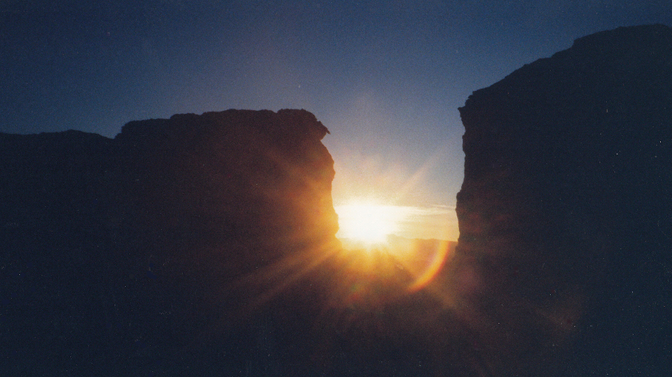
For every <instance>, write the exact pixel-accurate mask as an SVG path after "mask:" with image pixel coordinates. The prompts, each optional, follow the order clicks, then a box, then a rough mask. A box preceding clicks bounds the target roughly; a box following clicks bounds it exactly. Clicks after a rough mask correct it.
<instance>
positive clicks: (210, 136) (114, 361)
mask: <svg viewBox="0 0 672 377" xmlns="http://www.w3.org/2000/svg"><path fill="white" fill-rule="evenodd" d="M326 133H328V131H327V129H326V128H325V127H324V126H323V125H322V124H321V123H320V122H318V121H317V120H316V119H315V117H314V116H313V115H312V114H310V113H308V112H306V111H303V110H301V111H299V110H281V111H279V112H277V113H274V112H271V111H237V110H229V111H224V112H219V113H205V114H203V115H193V114H185V115H175V116H173V117H171V118H170V119H157V120H147V121H139V122H131V123H128V124H127V125H126V126H124V128H123V130H122V132H121V133H120V134H119V135H118V136H117V137H116V138H115V139H113V140H111V139H107V138H104V137H102V136H99V135H93V134H86V133H82V132H76V131H69V132H64V133H54V134H40V135H7V134H0V166H2V168H1V169H0V213H1V214H2V218H1V219H0V221H1V223H0V244H1V245H2V261H1V262H0V263H1V266H0V267H1V269H0V275H1V276H2V279H1V280H2V282H1V283H0V284H1V286H0V289H1V290H0V292H1V295H2V296H0V300H2V306H1V308H0V316H1V317H0V320H1V321H2V328H3V329H2V330H1V331H2V336H1V337H0V338H1V339H0V349H1V350H2V356H1V360H0V370H3V373H2V374H3V375H5V374H6V375H17V376H18V375H23V376H30V375H54V374H68V375H146V376H148V375H192V374H191V373H196V374H198V375H209V374H208V373H214V372H213V371H218V373H219V375H221V373H224V374H227V373H233V372H234V371H236V373H239V374H241V373H242V375H245V373H248V375H278V373H281V371H282V368H281V365H283V364H282V362H281V361H280V360H277V359H273V358H272V357H271V354H272V353H273V354H276V355H277V352H276V351H273V352H271V351H270V350H271V349H274V350H275V349H276V348H274V347H275V345H274V342H275V340H274V338H273V337H274V336H276V337H281V336H282V334H280V335H278V334H271V333H270V331H271V330H270V329H272V328H274V326H275V323H277V322H283V321H284V322H283V323H285V324H286V326H285V327H286V328H287V329H290V328H291V326H292V325H294V326H297V325H296V324H298V323H301V320H300V319H294V318H293V317H291V316H292V315H293V311H294V310H297V311H298V312H299V313H304V314H302V315H307V314H305V313H306V312H307V311H308V310H309V309H305V310H304V307H305V308H308V307H310V308H312V307H314V306H315V305H314V303H315V302H317V301H319V299H320V298H319V295H318V293H317V292H318V290H319V287H320V276H318V275H316V272H315V271H316V266H319V265H320V264H321V263H323V262H324V260H325V259H326V258H328V257H330V256H331V255H332V254H333V252H334V250H336V249H337V247H338V241H337V240H336V239H335V233H336V231H337V229H338V224H337V217H336V214H335V212H334V209H333V205H332V202H331V182H332V179H333V177H334V170H333V160H332V158H331V156H330V155H329V153H328V151H327V149H326V148H325V147H324V145H323V144H322V143H321V142H320V140H321V139H322V138H323V137H324V136H325V134H326ZM308 278H310V282H311V284H310V285H309V284H305V281H306V279H308ZM297 286H300V289H298V288H296V287H297ZM280 296H282V300H280V301H281V302H282V303H284V304H282V305H281V304H278V301H279V297H280ZM290 303H291V304H290ZM296 316H297V317H298V316H300V315H299V314H296ZM287 331H289V330H287ZM222 339H224V340H222ZM217 342H224V345H222V344H220V345H219V346H216V345H217ZM267 351H268V352H267ZM244 352H248V354H243V353H244ZM250 352H251V353H250ZM254 352H257V354H255V353H254ZM295 352H298V351H295ZM28 355H34V356H33V357H28ZM274 357H277V356H274ZM31 359H32V360H34V361H35V362H31V363H28V362H26V360H31ZM253 361H254V363H253ZM209 363H210V364H209ZM185 368H187V369H188V370H186V369H185ZM209 371H210V372H209Z"/></svg>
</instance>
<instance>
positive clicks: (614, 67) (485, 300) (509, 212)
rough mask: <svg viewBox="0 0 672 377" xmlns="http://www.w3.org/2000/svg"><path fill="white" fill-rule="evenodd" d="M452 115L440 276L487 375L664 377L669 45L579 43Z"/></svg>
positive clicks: (652, 40) (669, 216) (644, 38)
mask: <svg viewBox="0 0 672 377" xmlns="http://www.w3.org/2000/svg"><path fill="white" fill-rule="evenodd" d="M460 114H461V116H462V121H463V123H464V127H465V134H464V143H463V146H464V152H465V178H464V183H463V185H462V189H461V191H460V193H459V194H458V202H457V211H458V218H459V224H460V238H459V243H458V247H457V255H456V259H455V260H456V263H455V265H454V266H453V272H454V273H455V275H454V276H455V277H454V279H455V284H456V289H458V290H460V291H461V297H462V300H463V305H464V306H465V307H468V308H469V311H466V310H465V313H469V315H470V316H471V318H467V319H465V323H467V324H469V326H470V327H471V328H472V330H473V333H474V334H478V336H477V337H476V339H475V340H472V342H473V343H474V345H472V349H473V352H474V353H476V354H479V355H481V356H480V357H481V358H482V360H485V361H484V362H483V364H484V365H487V368H486V370H490V371H491V373H492V374H494V375H550V374H554V373H555V374H557V375H568V376H569V375H572V376H576V375H581V376H583V375H609V376H633V375H647V376H662V375H666V374H669V360H670V359H671V358H672V343H670V337H671V336H672V319H671V318H672V252H671V251H672V191H671V188H672V173H671V172H672V170H670V166H672V29H670V28H669V27H666V26H663V25H653V26H638V27H627V28H619V29H616V30H612V31H606V32H601V33H597V34H594V35H590V36H587V37H584V38H580V39H578V40H576V42H575V43H574V45H573V46H572V47H571V48H570V49H568V50H565V51H561V52H558V53H556V54H555V55H553V56H552V57H551V58H548V59H541V60H538V61H536V62H534V63H532V64H529V65H526V66H524V67H522V68H521V69H519V70H517V71H515V72H513V73H512V74H510V75H509V76H507V77H506V78H505V79H503V80H502V81H500V82H498V83H496V84H494V85H492V86H491V87H489V88H486V89H481V90H478V91H476V92H474V93H473V95H471V96H470V97H469V99H468V100H467V102H466V104H465V106H464V107H462V108H460ZM466 316H467V315H466V314H465V317H466ZM473 318H479V320H478V321H476V320H474V319H473Z"/></svg>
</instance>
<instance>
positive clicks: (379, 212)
mask: <svg viewBox="0 0 672 377" xmlns="http://www.w3.org/2000/svg"><path fill="white" fill-rule="evenodd" d="M396 209H397V208H396V207H395V206H386V205H379V204H373V203H351V204H346V205H342V206H337V207H336V212H337V213H338V224H339V227H340V229H339V231H338V234H337V236H338V237H340V238H348V239H352V240H356V241H359V242H364V243H367V244H374V243H381V242H385V240H386V238H387V236H388V235H390V234H392V233H393V232H395V231H396V230H397V228H398V221H399V220H400V216H399V213H398V211H397V210H396Z"/></svg>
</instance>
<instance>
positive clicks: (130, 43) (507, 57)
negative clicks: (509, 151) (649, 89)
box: [0, 0, 672, 238]
mask: <svg viewBox="0 0 672 377" xmlns="http://www.w3.org/2000/svg"><path fill="white" fill-rule="evenodd" d="M0 12H1V13H0V114H2V116H1V119H0V132H11V133H34V132H43V131H61V130H67V129H78V130H84V131H89V132H96V133H100V134H103V135H105V136H110V137H113V136H114V135H115V134H117V133H118V132H119V131H120V129H121V126H122V125H123V124H125V123H126V122H128V121H130V120H136V119H147V118H166V117H169V116H170V115H172V114H175V113H187V112H191V113H202V112H205V111H220V110H226V109H229V108H238V109H270V110H279V109H282V108H304V109H306V110H309V111H311V112H313V113H314V114H315V115H316V116H317V118H318V119H319V120H321V121H322V122H323V123H324V124H325V125H326V126H327V127H328V128H329V129H330V131H331V135H328V136H327V137H326V138H325V140H324V143H325V144H326V145H327V147H328V148H329V150H330V152H331V154H332V155H333V157H334V159H335V161H336V171H337V177H336V180H335V182H334V200H335V202H336V204H339V203H342V202H345V201H347V200H348V199H349V198H350V197H354V196H359V197H361V196H371V195H375V196H377V197H378V199H380V200H381V201H382V202H385V203H387V204H395V205H405V206H413V207H417V208H434V209H439V210H441V209H448V212H450V209H451V208H452V206H454V204H455V194H456V193H457V191H458V190H459V188H460V185H461V182H462V164H463V154H462V150H461V136H462V132H463V129H462V125H461V122H460V120H459V114H458V111H457V108H458V107H459V106H462V105H463V104H464V101H465V100H466V99H467V97H468V96H469V94H470V93H471V92H472V91H474V90H477V89H479V88H482V87H486V86H489V85H491V84H493V83H495V82H496V81H498V80H500V79H502V78H503V77H504V76H506V75H507V74H509V73H510V72H512V71H513V70H515V69H517V68H519V67H521V66H522V65H524V64H526V63H530V62H532V61H534V60H536V59H539V58H543V57H548V56H550V55H552V54H553V53H554V52H557V51H559V50H563V49H566V48H568V47H570V46H571V44H572V42H573V40H574V39H576V38H578V37H581V36H584V35H587V34H591V33H593V32H597V31H601V30H606V29H613V28H616V27H618V26H629V25H637V24H648V23H664V24H666V25H672V6H671V5H670V3H669V1H667V0H661V1H657V0H651V1H632V0H627V1H626V0H614V1H597V0H582V1H576V0H559V1H546V0H538V1H478V0H465V1H439V0H435V1H431V0H427V1H422V0H420V1H411V0H399V1H346V0H341V1H319V0H318V1H277V2H275V1H264V0H257V1H252V0H251V1H219V2H217V1H203V0H201V1H181V0H138V1H126V0H116V1H108V0H105V1H95V2H93V1H58V2H52V1H40V0H34V1H25V0H21V1H12V0H9V1H8V0H1V1H0ZM434 214H436V213H434ZM450 216H454V215H450ZM447 224H448V225H446V226H448V227H452V228H451V229H452V230H450V231H448V232H447V233H445V234H442V235H441V236H442V237H449V238H454V237H455V236H456V229H455V222H454V221H453V220H452V218H451V219H450V220H449V221H448V222H447Z"/></svg>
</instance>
